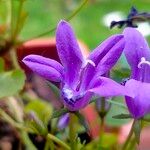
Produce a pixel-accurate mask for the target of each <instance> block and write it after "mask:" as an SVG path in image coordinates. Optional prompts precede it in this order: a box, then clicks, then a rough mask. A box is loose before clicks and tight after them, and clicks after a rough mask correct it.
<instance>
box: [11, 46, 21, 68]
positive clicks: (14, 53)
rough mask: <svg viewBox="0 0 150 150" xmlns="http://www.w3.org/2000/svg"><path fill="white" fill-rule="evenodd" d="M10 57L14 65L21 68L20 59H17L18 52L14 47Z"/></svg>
mask: <svg viewBox="0 0 150 150" xmlns="http://www.w3.org/2000/svg"><path fill="white" fill-rule="evenodd" d="M10 57H11V60H12V63H13V67H14V68H15V69H20V65H19V63H18V59H17V54H16V51H15V50H14V49H11V50H10Z"/></svg>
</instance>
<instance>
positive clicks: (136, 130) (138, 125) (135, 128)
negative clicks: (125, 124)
mask: <svg viewBox="0 0 150 150" xmlns="http://www.w3.org/2000/svg"><path fill="white" fill-rule="evenodd" d="M141 129H142V124H141V120H135V123H134V126H133V131H134V134H135V139H136V142H137V144H139V143H140V134H141Z"/></svg>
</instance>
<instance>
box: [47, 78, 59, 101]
mask: <svg viewBox="0 0 150 150" xmlns="http://www.w3.org/2000/svg"><path fill="white" fill-rule="evenodd" d="M47 84H48V86H49V88H50V89H51V90H52V92H53V93H54V94H55V95H56V97H57V98H60V91H59V89H58V87H57V86H55V85H54V84H52V83H51V82H48V81H47Z"/></svg>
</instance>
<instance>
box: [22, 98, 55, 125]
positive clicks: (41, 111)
mask: <svg viewBox="0 0 150 150" xmlns="http://www.w3.org/2000/svg"><path fill="white" fill-rule="evenodd" d="M25 112H26V113H33V115H36V117H37V119H39V120H40V121H41V122H42V123H43V124H44V125H45V126H47V124H48V122H49V120H50V119H51V117H52V112H53V109H52V106H51V105H50V103H48V102H45V101H42V100H34V101H32V102H30V103H28V104H27V106H26V107H25Z"/></svg>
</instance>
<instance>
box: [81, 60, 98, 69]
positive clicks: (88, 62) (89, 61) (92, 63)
mask: <svg viewBox="0 0 150 150" xmlns="http://www.w3.org/2000/svg"><path fill="white" fill-rule="evenodd" d="M87 64H90V65H92V66H93V67H95V66H96V65H95V63H94V62H93V61H92V60H90V59H86V60H85V62H84V65H83V68H85V67H86V66H87Z"/></svg>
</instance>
